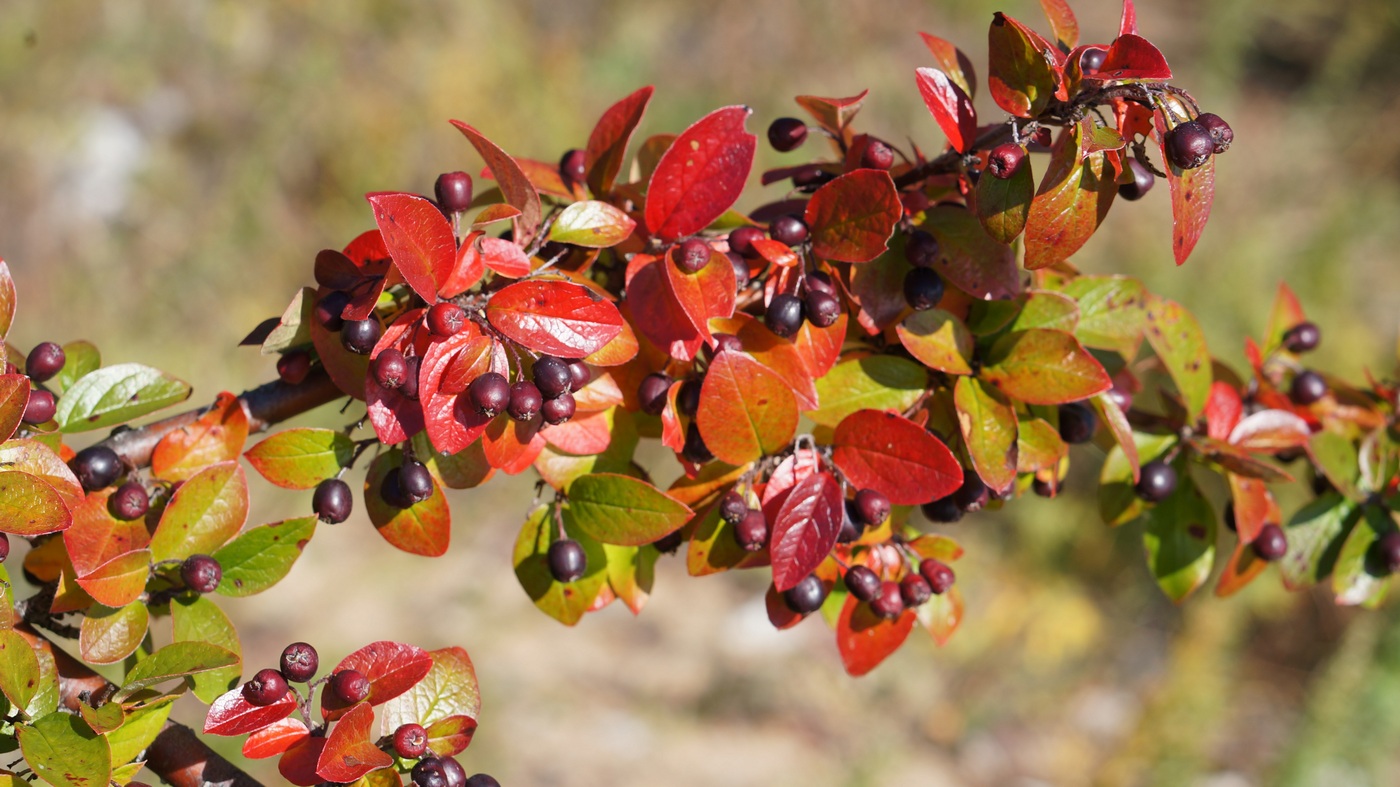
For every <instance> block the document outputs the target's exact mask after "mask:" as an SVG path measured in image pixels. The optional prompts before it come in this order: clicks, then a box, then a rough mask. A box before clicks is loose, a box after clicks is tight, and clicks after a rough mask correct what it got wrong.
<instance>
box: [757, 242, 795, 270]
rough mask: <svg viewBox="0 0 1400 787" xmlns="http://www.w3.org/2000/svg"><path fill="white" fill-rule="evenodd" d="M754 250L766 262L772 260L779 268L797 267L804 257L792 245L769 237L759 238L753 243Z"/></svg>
mask: <svg viewBox="0 0 1400 787" xmlns="http://www.w3.org/2000/svg"><path fill="white" fill-rule="evenodd" d="M751 245H752V246H753V249H754V251H756V252H758V256H759V257H761V258H762V259H763V260H764V261H766V262H771V263H773V264H774V265H776V266H778V267H779V268H792V267H796V266H797V264H798V263H799V262H801V261H802V258H801V257H799V256H797V252H795V251H793V249H792V247H791V246H789V245H787V244H786V243H783V242H781V241H776V240H769V239H768V238H757V239H755V240H754V241H753V242H752V244H751Z"/></svg>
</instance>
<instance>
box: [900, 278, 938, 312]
mask: <svg viewBox="0 0 1400 787" xmlns="http://www.w3.org/2000/svg"><path fill="white" fill-rule="evenodd" d="M941 300H943V277H942V276H939V275H938V274H937V273H936V272H935V271H934V270H933V269H932V268H911V269H910V270H909V272H908V273H906V274H904V302H905V303H908V304H909V307H910V308H912V309H914V310H915V311H926V310H928V309H932V308H934V307H935V306H937V305H938V302H939V301H941Z"/></svg>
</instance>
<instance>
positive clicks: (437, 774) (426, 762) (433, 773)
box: [409, 757, 447, 787]
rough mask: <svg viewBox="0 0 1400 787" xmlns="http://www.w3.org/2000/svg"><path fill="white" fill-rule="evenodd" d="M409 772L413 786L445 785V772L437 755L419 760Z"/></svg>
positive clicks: (438, 786)
mask: <svg viewBox="0 0 1400 787" xmlns="http://www.w3.org/2000/svg"><path fill="white" fill-rule="evenodd" d="M409 773H410V778H411V779H412V780H413V784H414V787H447V774H446V773H444V772H443V770H442V761H441V760H439V759H438V758H437V757H428V758H426V759H422V760H419V761H418V762H417V763H416V764H415V765H414V766H413V770H412V771H410V772H409Z"/></svg>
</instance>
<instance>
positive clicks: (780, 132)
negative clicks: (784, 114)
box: [768, 118, 807, 153]
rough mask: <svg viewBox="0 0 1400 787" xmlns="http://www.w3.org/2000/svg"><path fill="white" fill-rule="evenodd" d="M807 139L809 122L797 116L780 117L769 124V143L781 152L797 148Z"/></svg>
mask: <svg viewBox="0 0 1400 787" xmlns="http://www.w3.org/2000/svg"><path fill="white" fill-rule="evenodd" d="M806 140H807V124H806V123H803V122H802V121H800V120H798V119H797V118H778V119H777V120H775V121H773V122H772V123H771V124H770V125H769V126H768V144H770V145H772V146H773V149H774V150H777V151H778V152H780V153H787V152H788V151H790V150H796V149H797V148H798V147H799V146H800V145H801V144H802V143H803V142H805V141H806Z"/></svg>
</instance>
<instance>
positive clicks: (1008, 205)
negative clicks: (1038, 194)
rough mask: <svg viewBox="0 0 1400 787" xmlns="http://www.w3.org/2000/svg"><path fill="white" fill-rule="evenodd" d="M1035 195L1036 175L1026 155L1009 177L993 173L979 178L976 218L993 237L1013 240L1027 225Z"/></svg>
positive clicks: (996, 239) (1002, 240) (1006, 241)
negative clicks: (992, 175)
mask: <svg viewBox="0 0 1400 787" xmlns="http://www.w3.org/2000/svg"><path fill="white" fill-rule="evenodd" d="M1023 150H1024V149H1023ZM1034 196H1035V179H1034V175H1033V174H1032V173H1031V162H1030V159H1029V158H1027V159H1026V160H1025V161H1023V162H1022V163H1021V167H1020V169H1018V170H1016V172H1015V174H1013V175H1012V176H1011V177H1009V178H1006V179H1004V180H1003V179H1002V178H997V177H990V178H981V179H979V180H978V181H977V219H978V220H979V221H981V222H982V228H983V229H985V230H986V231H987V234H988V235H990V236H991V237H992V239H993V240H995V241H997V242H999V243H1010V242H1011V241H1013V240H1016V237H1017V236H1018V235H1020V234H1021V231H1022V230H1024V229H1025V228H1026V216H1027V215H1028V214H1029V213H1030V209H1031V198H1032V197H1034Z"/></svg>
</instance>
